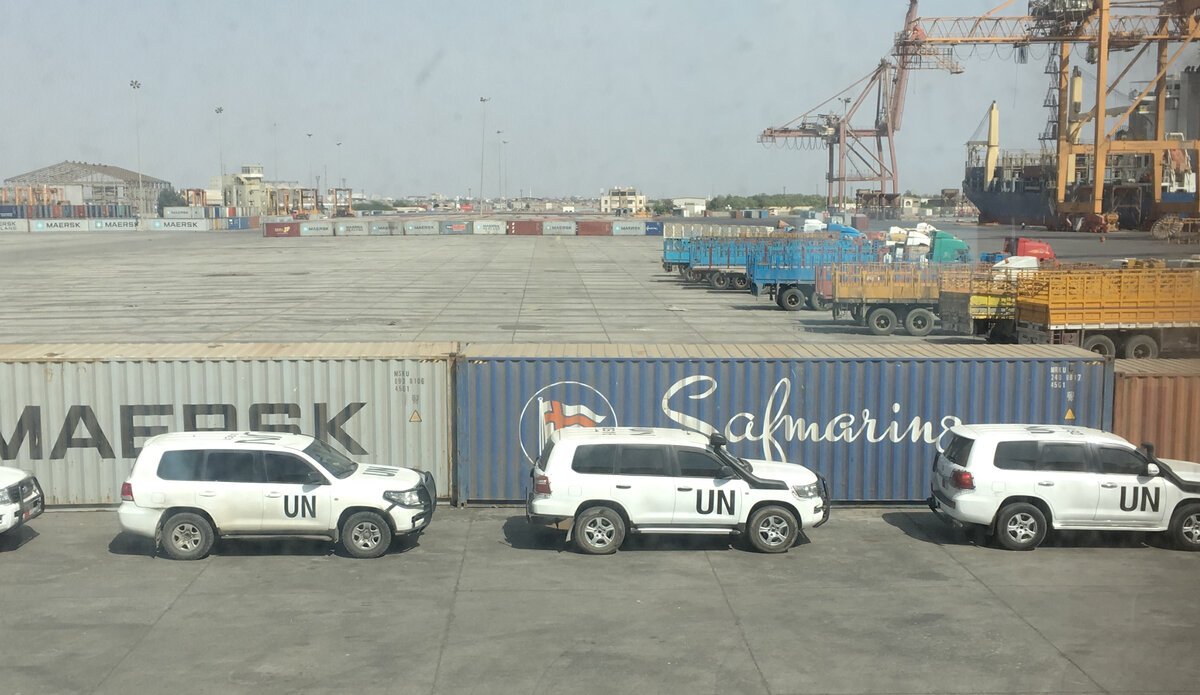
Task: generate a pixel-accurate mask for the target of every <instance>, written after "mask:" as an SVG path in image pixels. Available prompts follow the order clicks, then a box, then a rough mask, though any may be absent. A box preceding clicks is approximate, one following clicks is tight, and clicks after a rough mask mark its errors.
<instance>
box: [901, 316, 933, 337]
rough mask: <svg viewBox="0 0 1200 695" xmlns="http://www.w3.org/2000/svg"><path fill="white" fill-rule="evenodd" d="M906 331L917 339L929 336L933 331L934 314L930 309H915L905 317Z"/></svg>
mask: <svg viewBox="0 0 1200 695" xmlns="http://www.w3.org/2000/svg"><path fill="white" fill-rule="evenodd" d="M904 330H906V331H908V334H909V335H911V336H914V337H917V338H922V337H924V336H927V335H929V334H930V333H931V332H932V331H933V312H932V311H930V310H928V309H913V310H912V311H910V312H908V316H905V317H904Z"/></svg>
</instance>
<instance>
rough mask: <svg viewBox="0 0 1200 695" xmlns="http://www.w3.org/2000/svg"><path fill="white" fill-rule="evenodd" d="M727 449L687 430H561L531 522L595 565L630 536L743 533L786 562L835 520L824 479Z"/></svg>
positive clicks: (543, 462)
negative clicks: (564, 535) (563, 538)
mask: <svg viewBox="0 0 1200 695" xmlns="http://www.w3.org/2000/svg"><path fill="white" fill-rule="evenodd" d="M725 446H726V440H725V438H724V437H723V436H721V435H720V434H713V435H712V436H711V437H705V436H704V435H701V434H699V433H696V432H689V431H685V430H674V429H663V428H637V427H608V428H584V427H572V428H567V429H562V430H557V431H555V432H554V434H552V435H551V436H550V439H549V440H548V441H547V443H546V446H545V448H544V449H543V450H542V453H541V455H540V456H539V457H538V460H537V462H536V463H535V465H534V466H533V468H532V470H531V472H530V489H529V492H528V495H527V497H526V506H525V509H526V517H527V519H528V520H529V521H530V523H532V524H535V525H541V526H553V527H556V528H559V529H566V530H567V531H568V537H569V538H570V539H571V540H572V541H573V542H574V543H575V545H576V547H577V548H578V549H579V550H580V551H582V552H584V553H588V554H593V555H602V554H608V553H613V552H615V551H616V550H617V548H619V547H620V546H621V542H622V541H623V540H624V538H625V536H626V534H627V533H666V534H733V533H737V534H741V535H742V536H744V537H745V538H747V539H748V540H749V542H750V544H751V545H752V546H753V547H754V548H755V549H756V550H759V551H761V552H765V553H782V552H786V551H787V550H788V548H790V547H791V546H792V544H793V543H795V541H796V538H797V537H798V535H799V533H800V531H801V530H803V529H808V528H815V527H817V526H820V525H821V524H823V523H825V521H826V520H828V518H829V492H828V489H827V486H826V484H825V479H824V478H822V477H821V476H819V475H817V474H816V473H814V472H812V471H810V470H809V469H807V468H805V467H804V466H800V465H797V464H794V463H781V462H771V461H758V460H750V461H748V460H746V459H743V458H738V457H736V456H733V455H731V454H730V453H729V452H728V451H727V450H726V449H725Z"/></svg>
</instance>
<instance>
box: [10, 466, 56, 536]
mask: <svg viewBox="0 0 1200 695" xmlns="http://www.w3.org/2000/svg"><path fill="white" fill-rule="evenodd" d="M45 501H46V497H45V495H44V493H43V492H42V486H41V485H39V484H38V480H37V478H36V477H34V475H33V474H32V473H27V472H25V471H22V470H19V469H16V468H6V467H4V466H0V534H3V533H8V532H9V531H12V530H13V529H16V528H18V527H20V526H22V525H24V524H25V523H27V522H29V521H30V520H32V519H35V518H37V517H38V516H41V514H42V511H43V510H44V509H45Z"/></svg>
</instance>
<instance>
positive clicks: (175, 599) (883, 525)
mask: <svg viewBox="0 0 1200 695" xmlns="http://www.w3.org/2000/svg"><path fill="white" fill-rule="evenodd" d="M522 514H523V510H521V509H519V508H483V509H447V508H443V509H439V510H438V514H437V516H435V518H434V521H433V524H432V525H431V526H430V528H429V530H428V531H427V532H426V533H425V534H424V535H423V536H422V537H420V538H419V540H417V541H415V542H412V541H407V542H406V541H403V540H401V541H398V542H397V543H396V544H394V546H393V550H392V552H391V553H390V554H388V555H386V556H384V557H383V558H381V559H378V560H354V559H350V558H348V557H345V556H343V555H341V554H338V553H334V552H333V551H332V549H331V546H330V544H328V543H322V542H315V541H314V542H307V541H292V542H287V543H278V542H270V543H268V542H263V541H241V542H225V543H223V544H221V545H219V546H218V547H217V549H216V552H215V553H214V554H213V555H212V556H210V557H209V558H207V559H205V560H201V561H198V562H174V561H171V560H167V559H163V558H151V557H150V556H149V551H150V549H149V547H148V546H147V545H146V544H144V543H142V542H141V541H139V540H137V539H135V538H132V537H128V536H124V535H122V534H119V532H118V526H117V521H116V515H115V514H114V513H113V512H111V511H100V512H97V511H91V512H83V511H51V512H48V513H47V514H45V515H43V516H42V517H41V518H39V519H36V520H35V521H34V522H33V523H32V524H31V525H30V526H29V527H26V528H25V529H23V530H22V531H20V532H19V533H18V535H17V537H16V538H15V539H9V540H6V541H5V543H4V544H3V550H2V551H0V582H2V584H3V586H4V590H5V596H4V600H3V602H2V605H3V610H2V611H0V634H3V635H4V636H5V639H4V642H5V647H4V650H3V658H2V659H0V684H3V686H2V688H0V689H2V690H3V691H4V692H9V693H24V694H32V693H130V692H134V693H140V692H171V693H213V692H223V693H251V692H253V693H285V692H316V693H347V692H369V693H375V692H398V693H575V692H592V693H595V692H613V693H616V692H639V693H701V692H710V693H1180V694H1182V693H1195V692H1196V683H1197V682H1198V679H1200V663H1198V662H1197V661H1196V659H1195V651H1196V646H1197V644H1198V642H1197V637H1196V635H1197V628H1198V627H1200V604H1198V603H1197V602H1196V601H1194V600H1193V599H1192V595H1193V594H1194V590H1195V586H1196V577H1197V576H1200V554H1194V553H1183V552H1179V551H1175V550H1171V549H1169V548H1166V547H1163V546H1162V543H1161V542H1160V541H1159V540H1158V539H1157V538H1155V537H1142V536H1128V535H1110V534H1103V535H1095V534H1070V535H1065V536H1058V537H1053V538H1052V540H1051V542H1050V543H1049V544H1048V545H1047V546H1044V547H1042V548H1039V549H1038V550H1036V551H1034V552H1028V553H1014V552H1008V551H1002V550H997V549H994V548H990V547H976V546H974V545H971V544H969V543H968V542H967V540H966V539H965V538H963V537H961V536H960V535H959V534H957V533H956V532H954V531H952V530H951V529H949V528H948V527H945V526H943V525H942V524H941V523H940V522H938V521H937V520H936V519H934V518H933V516H932V514H930V513H929V512H928V511H927V510H925V509H922V508H919V507H899V508H878V507H871V508H837V509H835V510H834V514H833V516H832V518H831V520H830V522H829V523H828V524H826V525H825V526H823V527H821V528H819V529H814V530H811V531H809V532H808V533H807V535H806V536H802V537H801V540H800V544H799V545H797V547H795V548H793V549H792V550H791V551H790V552H789V553H787V554H785V555H775V556H771V555H760V554H755V553H751V552H747V551H745V550H741V549H736V548H731V547H730V545H729V543H728V542H727V541H726V540H725V539H723V538H709V537H692V538H687V537H682V538H680V537H671V538H667V537H658V538H654V537H649V538H638V537H634V538H632V539H630V540H629V541H628V542H627V543H626V545H625V547H624V548H623V549H622V551H621V552H618V553H617V554H616V555H613V556H606V557H592V556H585V555H581V554H578V553H575V552H573V551H570V550H564V549H563V547H562V542H561V538H560V537H559V536H556V535H553V534H551V535H538V534H534V533H533V532H532V531H531V530H530V528H529V527H528V526H527V525H526V523H525V521H524V518H523V516H522Z"/></svg>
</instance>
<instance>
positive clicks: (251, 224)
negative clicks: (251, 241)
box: [246, 217, 259, 229]
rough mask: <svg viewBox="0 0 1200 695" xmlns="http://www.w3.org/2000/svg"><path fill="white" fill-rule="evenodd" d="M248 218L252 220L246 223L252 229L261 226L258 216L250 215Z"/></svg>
mask: <svg viewBox="0 0 1200 695" xmlns="http://www.w3.org/2000/svg"><path fill="white" fill-rule="evenodd" d="M248 219H249V220H250V221H249V222H247V223H246V226H247V227H248V228H250V229H258V227H259V220H258V218H257V217H250V218H248Z"/></svg>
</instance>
